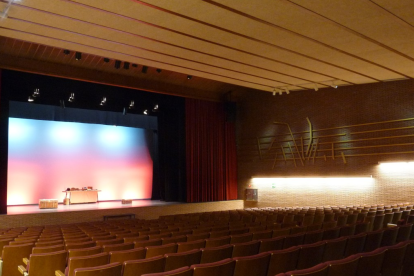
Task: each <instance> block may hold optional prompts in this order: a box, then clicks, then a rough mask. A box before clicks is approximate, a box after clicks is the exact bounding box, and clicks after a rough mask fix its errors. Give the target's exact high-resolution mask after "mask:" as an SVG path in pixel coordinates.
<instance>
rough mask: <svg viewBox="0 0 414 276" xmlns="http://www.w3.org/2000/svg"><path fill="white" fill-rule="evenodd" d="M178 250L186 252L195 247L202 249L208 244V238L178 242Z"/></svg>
mask: <svg viewBox="0 0 414 276" xmlns="http://www.w3.org/2000/svg"><path fill="white" fill-rule="evenodd" d="M177 245H178V248H177V252H178V253H179V252H185V251H190V250H193V249H200V248H204V247H205V246H206V240H197V241H190V242H189V241H187V242H182V243H181V242H178V243H177Z"/></svg>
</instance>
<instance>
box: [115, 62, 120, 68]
mask: <svg viewBox="0 0 414 276" xmlns="http://www.w3.org/2000/svg"><path fill="white" fill-rule="evenodd" d="M119 68H121V61H120V60H115V69H119Z"/></svg>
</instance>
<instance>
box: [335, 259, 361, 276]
mask: <svg viewBox="0 0 414 276" xmlns="http://www.w3.org/2000/svg"><path fill="white" fill-rule="evenodd" d="M358 263H359V257H358V256H357V255H352V256H349V257H347V258H344V259H340V260H335V261H329V262H327V264H328V265H329V269H328V274H327V276H349V275H355V274H356V271H357V269H358ZM368 275H369V274H368Z"/></svg>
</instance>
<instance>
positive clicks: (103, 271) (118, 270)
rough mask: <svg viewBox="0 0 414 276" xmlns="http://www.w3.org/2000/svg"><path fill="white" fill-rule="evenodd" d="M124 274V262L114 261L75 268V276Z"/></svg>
mask: <svg viewBox="0 0 414 276" xmlns="http://www.w3.org/2000/svg"><path fill="white" fill-rule="evenodd" d="M97 275H99V276H122V264H121V263H112V264H106V265H101V266H95V267H84V268H77V269H75V272H74V276H97Z"/></svg>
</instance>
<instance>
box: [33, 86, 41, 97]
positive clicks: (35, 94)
mask: <svg viewBox="0 0 414 276" xmlns="http://www.w3.org/2000/svg"><path fill="white" fill-rule="evenodd" d="M39 95H40V92H39V88H36V89H35V90H34V91H33V98H36V97H39Z"/></svg>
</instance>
